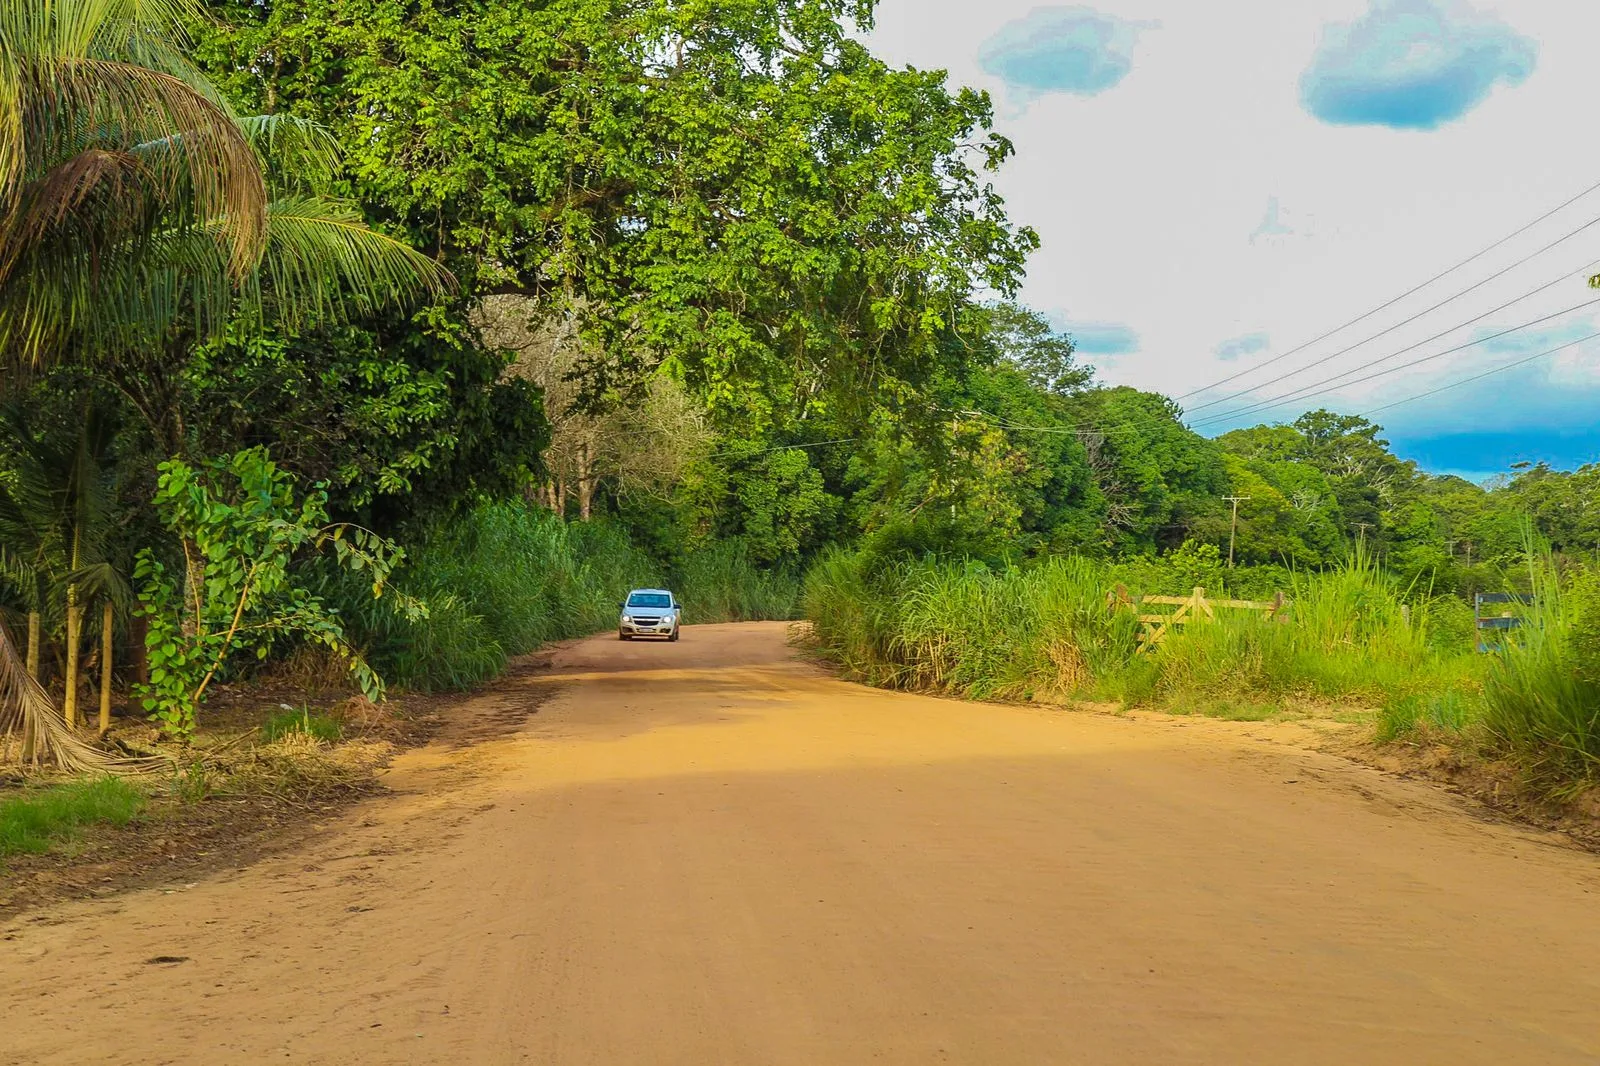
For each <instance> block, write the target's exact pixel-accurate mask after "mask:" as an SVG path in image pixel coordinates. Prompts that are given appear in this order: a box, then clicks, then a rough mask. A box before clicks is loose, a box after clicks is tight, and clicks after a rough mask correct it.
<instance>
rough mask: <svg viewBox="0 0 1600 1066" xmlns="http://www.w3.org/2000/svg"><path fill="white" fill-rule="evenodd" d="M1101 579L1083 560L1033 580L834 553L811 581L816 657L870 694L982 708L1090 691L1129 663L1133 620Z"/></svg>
mask: <svg viewBox="0 0 1600 1066" xmlns="http://www.w3.org/2000/svg"><path fill="white" fill-rule="evenodd" d="M1104 578H1105V572H1104V570H1103V569H1102V568H1101V567H1100V566H1099V564H1097V563H1094V562H1092V561H1089V560H1085V559H1075V558H1055V559H1048V560H1045V561H1044V562H1042V563H1040V564H1039V565H1038V566H1036V567H1034V568H1031V569H1029V570H1017V569H1011V568H1007V569H1001V570H994V569H991V568H990V567H988V566H987V565H985V564H983V563H976V562H967V563H949V562H931V561H930V562H898V563H891V564H887V565H882V564H878V565H874V562H873V560H871V559H870V558H869V557H867V556H864V555H850V554H848V553H835V554H832V555H830V556H827V557H825V558H824V559H823V560H822V561H821V562H820V563H819V564H818V565H817V566H816V567H814V568H813V569H812V571H811V573H810V575H809V576H808V579H807V582H806V589H805V608H806V615H807V617H808V618H809V619H810V620H811V622H812V627H813V639H814V641H815V642H816V644H817V647H818V648H819V650H820V651H822V653H823V654H824V655H826V656H828V657H829V658H831V659H832V660H833V661H834V662H836V663H837V664H838V665H839V666H840V668H841V669H842V670H844V672H845V673H846V674H847V675H849V676H852V677H855V678H857V679H859V680H863V681H866V682H868V683H871V684H878V685H886V686H891V687H896V688H908V689H926V690H933V691H940V692H948V693H951V694H955V695H963V696H969V697H972V698H975V699H1049V698H1060V697H1065V696H1070V695H1073V694H1078V693H1082V692H1084V691H1085V690H1086V689H1087V688H1088V687H1089V686H1090V685H1091V683H1092V682H1093V680H1094V678H1095V677H1096V676H1097V675H1098V674H1100V673H1102V672H1104V671H1106V670H1108V669H1110V668H1111V667H1112V666H1113V665H1114V664H1116V663H1117V662H1120V661H1124V660H1125V659H1127V658H1128V657H1129V656H1131V654H1132V650H1133V646H1134V635H1135V628H1136V621H1135V620H1134V619H1133V618H1132V617H1130V616H1128V615H1126V614H1124V613H1113V612H1111V611H1109V610H1107V607H1106V601H1105V585H1104Z"/></svg>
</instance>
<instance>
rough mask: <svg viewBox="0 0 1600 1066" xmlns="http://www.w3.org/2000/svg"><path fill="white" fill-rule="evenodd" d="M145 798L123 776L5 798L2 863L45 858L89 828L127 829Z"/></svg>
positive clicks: (0, 810)
mask: <svg viewBox="0 0 1600 1066" xmlns="http://www.w3.org/2000/svg"><path fill="white" fill-rule="evenodd" d="M146 802H147V801H146V797H145V794H144V793H143V792H141V791H139V790H138V789H137V788H135V787H134V786H133V785H131V784H129V783H128V782H127V781H126V780H124V779H122V778H120V777H109V776H108V777H99V778H93V779H90V780H85V781H71V782H68V783H66V784H60V785H49V786H44V787H40V788H34V789H30V790H28V791H25V792H23V793H21V794H19V795H15V796H11V797H8V798H5V799H0V858H4V857H5V856H7V855H16V854H22V853H32V854H39V853H42V852H45V851H48V850H49V849H50V848H51V847H52V846H53V845H56V844H60V843H64V842H67V841H71V840H73V839H75V838H76V837H77V835H78V830H80V829H81V828H82V827H84V826H88V825H113V826H120V825H127V824H128V823H129V822H131V821H132V820H133V819H134V818H136V817H138V815H139V813H140V812H141V811H142V810H144V807H145V803H146Z"/></svg>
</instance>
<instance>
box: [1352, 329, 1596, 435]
mask: <svg viewBox="0 0 1600 1066" xmlns="http://www.w3.org/2000/svg"><path fill="white" fill-rule="evenodd" d="M1592 340H1600V332H1595V333H1591V334H1589V335H1588V336H1587V337H1579V338H1578V339H1577V340H1575V341H1568V342H1567V343H1565V344H1562V345H1559V346H1557V347H1555V348H1551V349H1550V350H1549V351H1545V352H1540V353H1539V354H1538V355H1530V356H1528V357H1527V358H1525V359H1518V360H1517V361H1516V362H1514V363H1507V364H1505V365H1504V366H1497V367H1494V368H1493V369H1490V370H1485V371H1484V372H1483V373H1481V374H1474V375H1472V376H1471V377H1468V378H1462V379H1461V380H1460V381H1452V382H1451V383H1450V384H1448V385H1441V386H1439V387H1438V388H1436V389H1429V390H1428V391H1427V392H1419V393H1417V394H1416V395H1415V396H1407V397H1406V398H1405V399H1403V400H1396V401H1394V402H1393V403H1386V404H1384V405H1383V406H1382V407H1374V408H1373V409H1372V410H1370V411H1368V412H1367V413H1366V414H1364V415H1362V417H1363V418H1370V417H1372V416H1373V415H1375V414H1379V413H1381V412H1383V411H1387V410H1390V409H1391V408H1395V407H1399V406H1401V405H1402V404H1408V403H1415V402H1416V401H1417V400H1426V399H1427V398H1428V397H1430V396H1437V395H1439V393H1441V392H1449V391H1450V390H1451V389H1456V388H1460V387H1461V386H1462V385H1470V384H1472V383H1473V382H1474V381H1482V380H1483V379H1484V378H1487V377H1493V376H1494V375H1496V374H1503V373H1505V372H1506V371H1507V370H1515V369H1516V368H1517V367H1519V366H1527V365H1528V364H1529V363H1536V362H1538V361H1539V360H1540V359H1548V358H1550V357H1551V356H1552V355H1557V354H1559V353H1561V352H1564V351H1566V350H1567V349H1568V348H1576V347H1577V346H1578V345H1580V344H1587V343H1588V342H1589V341H1592Z"/></svg>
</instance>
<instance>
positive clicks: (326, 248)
mask: <svg viewBox="0 0 1600 1066" xmlns="http://www.w3.org/2000/svg"><path fill="white" fill-rule="evenodd" d="M267 218H268V224H267V248H266V254H265V255H263V256H262V259H261V265H260V268H259V270H258V271H257V273H256V276H255V279H254V280H255V285H256V290H257V291H256V293H255V294H253V295H255V297H256V298H257V300H258V301H259V302H260V303H261V305H262V306H263V307H267V308H268V309H269V310H270V314H271V317H272V319H273V321H275V322H277V323H279V324H280V325H287V326H291V327H295V326H308V325H312V324H315V323H318V322H325V321H329V320H334V319H338V318H341V317H344V316H346V315H349V314H350V313H352V312H356V313H365V312H369V311H372V310H374V309H376V308H378V307H383V306H392V305H396V304H404V303H407V302H410V301H412V300H414V299H416V298H418V297H419V296H423V295H434V294H438V293H442V292H446V291H450V290H453V289H454V287H455V278H454V277H453V276H452V275H451V274H450V272H449V271H448V270H446V269H445V268H444V267H443V266H441V265H440V264H439V263H438V262H436V261H434V260H433V259H430V258H428V257H427V256H426V255H423V254H422V253H421V252H419V251H417V250H416V249H415V248H412V247H411V246H410V245H408V244H406V243H404V242H402V241H397V240H395V239H394V238H393V237H388V236H385V235H384V234H381V233H379V232H377V231H376V230H373V229H371V228H369V227H368V226H367V225H366V223H365V222H364V221H363V220H362V218H361V215H360V212H359V211H357V210H356V209H355V208H354V207H353V206H351V205H349V204H344V203H340V202H337V201H332V200H326V199H321V198H318V197H311V196H301V197H291V198H284V199H280V200H276V201H274V202H273V203H272V205H271V206H270V207H269V208H268V211H267Z"/></svg>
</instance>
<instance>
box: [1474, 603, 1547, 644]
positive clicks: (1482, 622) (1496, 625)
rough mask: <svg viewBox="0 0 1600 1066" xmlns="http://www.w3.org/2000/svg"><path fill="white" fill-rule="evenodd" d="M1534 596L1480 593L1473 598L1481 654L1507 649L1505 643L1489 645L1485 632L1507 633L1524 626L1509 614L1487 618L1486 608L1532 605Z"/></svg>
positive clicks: (1498, 642) (1475, 624)
mask: <svg viewBox="0 0 1600 1066" xmlns="http://www.w3.org/2000/svg"><path fill="white" fill-rule="evenodd" d="M1533 602H1534V599H1533V597H1532V596H1530V595H1528V594H1526V593H1522V592H1480V593H1478V594H1477V595H1476V596H1474V597H1473V598H1472V625H1473V628H1474V630H1475V631H1476V632H1477V641H1478V650H1479V651H1480V652H1491V651H1500V650H1502V649H1503V648H1504V647H1505V644H1504V642H1502V641H1498V640H1497V641H1495V642H1494V643H1489V642H1488V641H1486V640H1484V637H1483V635H1484V633H1485V631H1488V632H1494V631H1496V630H1500V631H1505V630H1508V629H1516V628H1518V627H1519V626H1521V625H1522V619H1520V618H1518V617H1516V616H1515V615H1513V614H1511V613H1509V612H1507V613H1504V614H1499V615H1494V616H1486V615H1485V614H1484V613H1483V609H1484V607H1485V606H1489V605H1493V604H1511V603H1516V604H1530V603H1533Z"/></svg>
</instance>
